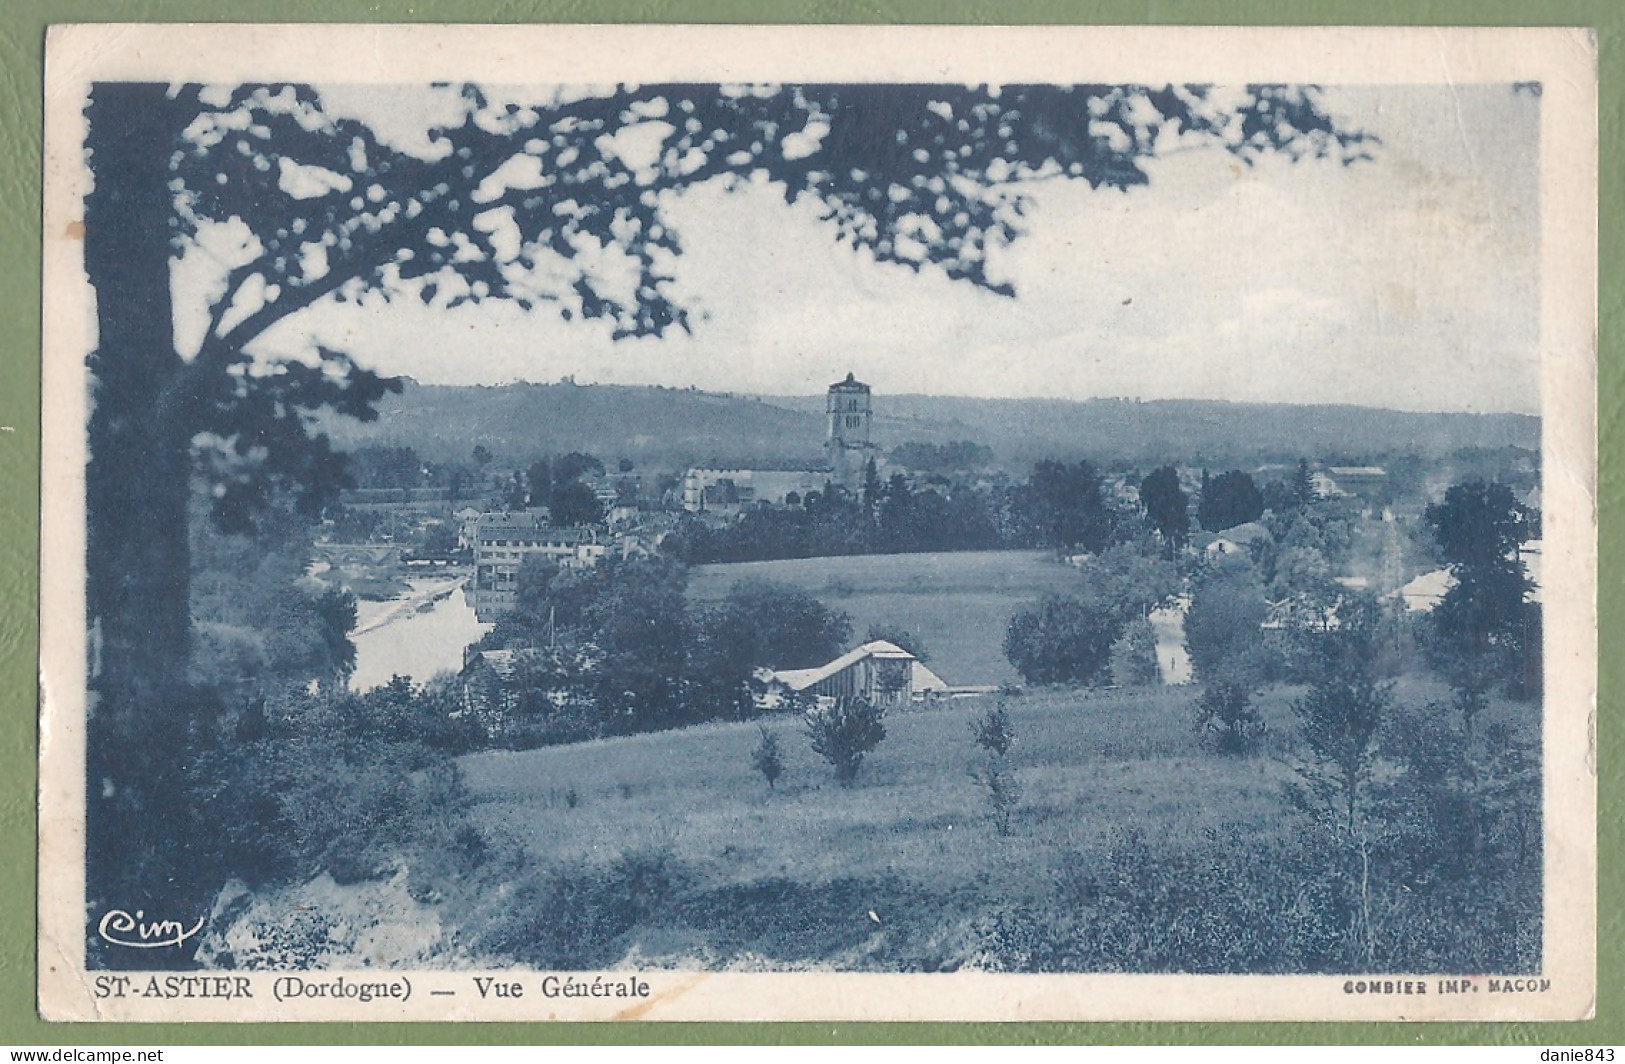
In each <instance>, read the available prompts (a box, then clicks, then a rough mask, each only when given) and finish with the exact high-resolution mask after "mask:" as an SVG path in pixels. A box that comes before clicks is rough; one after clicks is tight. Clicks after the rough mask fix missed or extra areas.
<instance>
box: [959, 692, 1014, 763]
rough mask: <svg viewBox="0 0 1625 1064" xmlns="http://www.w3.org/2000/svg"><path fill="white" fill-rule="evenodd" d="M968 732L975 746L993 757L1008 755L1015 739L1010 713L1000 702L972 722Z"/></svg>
mask: <svg viewBox="0 0 1625 1064" xmlns="http://www.w3.org/2000/svg"><path fill="white" fill-rule="evenodd" d="M970 730H971V737H972V738H973V739H975V740H976V745H977V746H979V747H981V748H982V749H983V750H986V751H987V752H988V753H990V754H992V755H994V756H995V757H1003V756H1004V755H1005V754H1008V753H1009V752H1010V744H1011V743H1013V742H1015V738H1016V733H1015V729H1014V728H1012V727H1011V725H1010V711H1009V710H1008V709H1006V708H1005V705H1004V703H1003V702H1002V701H999V702H995V703H993V705H991V706H989V707H988V708H987V711H986V712H984V713H983V714H982V715H981V716H979V717H977V718H976V719H974V720H972V721H971V724H970Z"/></svg>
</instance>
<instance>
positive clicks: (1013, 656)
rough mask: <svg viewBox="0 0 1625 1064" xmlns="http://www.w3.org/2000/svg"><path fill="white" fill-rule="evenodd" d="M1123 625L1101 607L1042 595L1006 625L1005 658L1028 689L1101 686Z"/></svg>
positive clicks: (1112, 614) (1118, 618) (1117, 616)
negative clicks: (1034, 685)
mask: <svg viewBox="0 0 1625 1064" xmlns="http://www.w3.org/2000/svg"><path fill="white" fill-rule="evenodd" d="M1122 631H1123V621H1122V618H1121V617H1120V616H1119V615H1118V614H1117V612H1116V611H1115V610H1113V609H1111V608H1109V607H1108V606H1106V605H1105V604H1103V603H1097V602H1087V601H1085V600H1083V599H1080V598H1069V597H1063V596H1060V595H1046V596H1044V598H1043V599H1042V600H1041V601H1040V602H1039V603H1038V604H1037V605H1036V606H1033V607H1031V608H1029V609H1025V610H1022V611H1021V612H1020V613H1017V614H1016V615H1015V616H1014V617H1013V618H1011V620H1010V627H1009V629H1008V630H1007V631H1006V632H1005V635H1004V655H1005V657H1007V658H1009V659H1010V664H1012V665H1014V666H1015V668H1016V671H1017V672H1019V673H1021V676H1022V678H1023V679H1025V680H1026V681H1027V682H1028V683H1082V684H1099V683H1102V682H1104V681H1105V679H1106V677H1107V668H1108V666H1109V665H1110V664H1111V648H1112V644H1113V643H1115V642H1116V641H1117V637H1118V636H1119V635H1121V634H1122Z"/></svg>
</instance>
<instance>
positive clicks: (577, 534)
mask: <svg viewBox="0 0 1625 1064" xmlns="http://www.w3.org/2000/svg"><path fill="white" fill-rule="evenodd" d="M608 550H609V548H608V547H607V546H606V545H605V544H603V543H600V542H599V540H598V533H597V532H596V531H595V530H593V529H590V528H554V527H553V526H552V525H550V524H548V523H547V520H546V517H545V516H544V515H543V514H542V513H540V512H538V511H535V510H519V511H516V512H511V513H491V514H481V515H480V517H479V519H478V520H477V521H476V522H475V524H474V584H473V598H474V616H475V618H476V619H478V620H480V621H492V620H495V619H496V618H497V617H498V616H500V615H501V614H503V613H506V612H507V611H508V610H510V609H512V608H513V603H514V593H515V591H516V590H517V588H518V580H519V568H520V566H522V565H524V563H525V559H526V558H532V557H541V558H545V559H546V560H548V561H550V562H552V563H553V564H555V565H557V566H559V568H561V569H585V568H587V567H588V566H592V565H596V564H598V562H599V560H600V559H602V558H603V557H604V555H605V554H606V553H607V552H608Z"/></svg>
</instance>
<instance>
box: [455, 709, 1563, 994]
mask: <svg viewBox="0 0 1625 1064" xmlns="http://www.w3.org/2000/svg"><path fill="white" fill-rule="evenodd" d="M1435 693H1437V692H1433V691H1431V690H1421V691H1407V692H1405V694H1406V696H1407V698H1410V697H1411V696H1413V695H1414V696H1416V697H1417V698H1418V699H1420V697H1422V696H1427V697H1431V696H1432V695H1433V694H1435ZM1294 694H1296V692H1295V691H1293V690H1290V689H1285V690H1276V691H1273V692H1270V693H1267V694H1266V695H1264V696H1263V697H1262V700H1261V705H1262V709H1263V713H1264V716H1265V719H1266V721H1267V722H1268V725H1269V731H1268V733H1267V736H1266V739H1265V741H1264V743H1263V745H1262V749H1260V750H1259V751H1258V752H1256V753H1254V754H1253V755H1251V756H1242V757H1235V756H1220V755H1218V754H1216V753H1214V752H1213V751H1212V750H1211V749H1210V748H1208V747H1207V746H1205V745H1204V743H1203V742H1202V741H1201V739H1200V737H1199V736H1197V735H1196V734H1195V733H1194V732H1193V729H1192V724H1191V722H1192V713H1191V701H1192V699H1193V697H1194V692H1193V691H1192V690H1191V689H1188V688H1187V689H1177V688H1150V689H1144V690H1135V691H1129V690H1123V691H1105V692H1082V691H1063V690H1046V691H1038V692H1032V693H1029V694H1026V695H1023V696H1019V697H1014V698H1010V699H1008V700H1007V701H1006V704H1007V706H1008V708H1009V711H1010V715H1011V718H1012V722H1013V725H1014V731H1015V735H1016V743H1015V746H1014V747H1013V749H1012V751H1011V754H1010V757H1011V759H1012V762H1013V764H1014V766H1015V771H1016V776H1017V779H1018V780H1019V783H1020V788H1021V797H1020V801H1019V805H1018V807H1017V810H1016V814H1015V817H1014V823H1013V828H1012V830H1011V831H1010V833H1009V834H1008V835H1000V834H999V833H998V832H997V831H996V830H995V828H994V825H993V822H992V819H991V817H990V813H989V806H988V802H987V799H986V796H985V793H984V792H983V791H982V790H981V788H980V786H979V785H978V784H977V783H976V781H975V780H974V779H973V778H972V777H971V775H970V771H969V770H970V768H971V767H972V765H973V764H974V763H975V762H976V758H977V755H978V751H977V748H976V747H975V746H974V744H973V742H972V740H971V733H970V726H969V725H970V721H971V720H972V719H973V718H974V717H975V716H977V715H978V714H980V713H981V712H982V711H983V710H985V709H986V707H987V704H988V703H987V701H986V700H981V699H969V700H960V701H956V702H953V703H951V704H948V705H946V706H942V707H940V708H935V709H930V710H924V709H920V710H912V711H900V712H894V713H892V714H890V715H888V717H887V719H886V728H887V737H886V739H885V741H884V742H882V743H881V744H880V746H879V747H878V748H877V749H876V750H875V751H873V752H872V753H871V754H870V755H869V757H868V759H867V760H865V762H864V764H863V767H862V771H861V774H860V775H859V778H858V781H857V786H856V787H854V788H851V789H843V788H841V787H839V786H837V785H836V784H835V782H834V779H833V777H832V774H831V772H830V769H829V766H828V765H826V764H824V763H823V762H822V761H820V760H819V759H818V758H817V757H816V756H815V755H814V754H813V753H812V752H811V750H810V749H809V746H808V742H807V739H806V737H805V735H804V734H803V732H802V729H801V727H800V724H799V721H798V720H797V719H796V718H792V717H770V718H767V719H766V720H765V723H766V724H767V726H768V727H770V728H772V729H773V730H775V731H776V732H777V733H778V735H779V738H780V743H781V745H782V747H783V749H784V752H785V755H786V756H785V761H786V770H785V774H784V777H783V778H782V779H781V780H779V782H778V785H777V789H776V790H774V791H771V792H770V791H769V790H768V788H767V786H766V785H765V783H764V781H763V780H762V778H761V777H760V776H759V775H757V774H756V773H755V772H754V771H753V770H752V767H751V762H750V752H751V750H752V748H753V747H754V746H755V745H756V743H757V741H758V738H759V731H758V728H757V725H756V724H755V723H734V724H712V725H704V726H699V727H694V728H689V729H685V730H681V731H675V732H667V733H662V734H651V735H640V736H632V737H627V738H618V739H609V740H600V741H595V742H589V743H583V744H578V745H574V746H568V747H554V748H544V749H538V750H531V751H524V752H495V753H482V754H477V755H472V756H470V757H467V758H464V759H463V760H462V762H461V764H462V768H463V773H464V777H465V779H466V781H467V783H468V785H469V788H470V790H471V791H472V793H473V795H474V799H475V806H474V816H475V822H476V824H478V825H479V827H480V829H481V830H482V831H483V832H485V833H486V835H487V836H488V837H489V838H490V839H492V840H493V841H494V842H495V843H497V847H498V849H500V850H502V851H504V852H510V853H518V854H522V855H523V857H522V858H520V860H519V864H518V866H516V868H515V870H514V872H513V873H512V874H513V875H515V876H516V877H518V878H520V879H524V878H525V877H529V880H530V882H531V884H532V885H531V887H530V888H526V889H528V890H529V891H530V894H529V900H528V901H527V902H526V903H525V905H523V906H518V908H522V909H523V908H529V909H534V910H535V911H536V912H537V913H540V914H542V915H537V916H534V917H532V918H529V920H530V922H521V923H520V924H519V925H515V924H514V920H515V919H516V917H515V916H514V915H513V913H514V910H515V908H516V905H515V903H514V899H513V897H512V896H509V895H506V894H505V895H504V896H503V898H502V899H501V901H500V904H498V903H496V902H493V903H492V905H493V907H492V908H490V909H488V911H487V912H486V913H485V914H484V915H483V916H476V917H474V918H472V919H471V920H470V926H471V927H474V928H476V929H478V928H479V927H480V926H485V927H487V932H486V933H485V938H484V941H485V942H486V943H487V947H486V948H488V949H490V948H492V947H491V946H490V945H489V944H490V943H492V942H495V943H497V946H496V947H495V949H496V951H497V952H499V953H504V954H505V955H506V956H507V957H508V958H509V959H510V960H512V959H517V960H518V961H520V962H521V963H532V964H538V965H543V964H553V965H579V966H583V967H591V966H602V965H608V964H616V963H622V962H628V963H632V962H635V963H637V964H642V965H647V966H651V967H659V966H662V965H665V966H674V967H703V968H713V969H715V968H753V967H762V968H774V967H806V966H808V965H812V966H815V967H833V968H840V969H858V970H864V969H883V970H938V969H943V968H955V967H960V966H965V965H979V966H986V967H995V968H997V967H1010V968H1017V969H1023V970H1027V969H1039V970H1048V969H1062V970H1078V969H1081V970H1114V969H1117V968H1123V969H1127V970H1176V969H1184V970H1215V971H1217V970H1232V971H1235V970H1255V971H1265V970H1273V971H1282V970H1285V971H1291V970H1312V969H1314V968H1315V967H1316V966H1317V965H1318V966H1322V967H1323V966H1324V965H1325V963H1326V962H1325V961H1324V960H1323V959H1317V958H1323V955H1324V954H1326V953H1327V952H1330V953H1333V954H1335V953H1336V951H1337V950H1338V949H1340V948H1341V946H1340V945H1339V944H1338V943H1337V942H1329V941H1327V940H1326V936H1325V934H1323V933H1322V932H1323V927H1322V925H1323V924H1324V923H1325V922H1326V920H1329V919H1331V918H1330V917H1326V916H1324V911H1327V910H1326V907H1327V906H1329V905H1330V904H1331V903H1330V902H1329V901H1327V899H1326V898H1325V897H1323V895H1324V894H1325V892H1326V890H1327V889H1328V888H1327V885H1326V883H1327V881H1328V879H1329V877H1330V873H1328V872H1326V871H1325V870H1324V869H1322V868H1321V867H1320V866H1318V865H1316V861H1317V860H1320V859H1321V858H1322V857H1324V854H1322V853H1321V852H1320V851H1319V850H1317V849H1316V846H1318V845H1319V843H1318V842H1317V841H1316V840H1317V839H1318V838H1319V836H1318V835H1317V834H1316V832H1318V831H1320V830H1321V829H1319V828H1317V827H1315V825H1314V824H1313V823H1312V822H1311V821H1310V820H1309V819H1308V818H1307V817H1305V816H1304V815H1303V814H1301V813H1299V812H1296V811H1294V810H1293V809H1292V808H1291V806H1290V805H1289V804H1288V802H1287V801H1286V799H1285V797H1284V795H1285V789H1286V784H1287V783H1288V781H1289V780H1290V779H1291V778H1292V771H1291V768H1290V767H1289V764H1288V761H1289V759H1290V757H1291V755H1292V753H1293V751H1294V749H1295V747H1296V745H1297V740H1296V738H1295V735H1294V728H1293V723H1292V718H1291V712H1290V708H1289V707H1290V701H1291V698H1292V696H1293V695H1294ZM1304 839H1307V840H1309V841H1308V842H1307V843H1302V841H1301V840H1304ZM504 890H505V891H506V890H507V888H506V887H504ZM1395 890H1396V893H1395V895H1394V896H1395V897H1396V898H1398V899H1400V900H1399V901H1398V902H1397V903H1396V904H1400V905H1412V906H1413V907H1414V908H1415V911H1414V912H1412V913H1409V914H1406V913H1400V914H1399V915H1398V916H1396V917H1394V924H1393V926H1395V927H1400V926H1409V925H1408V924H1406V921H1407V920H1408V921H1411V922H1412V923H1415V924H1417V926H1428V927H1431V926H1433V925H1435V924H1437V923H1438V918H1437V913H1434V912H1432V911H1431V910H1429V911H1426V912H1424V911H1423V909H1422V907H1421V906H1422V905H1423V902H1421V901H1412V900H1411V898H1412V897H1413V896H1412V895H1409V894H1406V893H1404V891H1408V890H1409V888H1408V887H1406V888H1404V891H1401V890H1400V888H1399V887H1398V886H1396V887H1395ZM1317 892H1319V893H1317ZM520 894H521V895H523V894H524V891H520ZM639 899H642V900H639ZM1317 906H1318V907H1319V908H1317ZM1300 909H1302V910H1306V911H1309V910H1312V911H1315V912H1319V913H1321V915H1320V916H1317V917H1316V918H1315V919H1314V920H1311V919H1309V918H1307V917H1302V918H1300V917H1301V914H1300V913H1299V911H1298V910H1300ZM1492 918H1493V919H1495V920H1499V921H1502V922H1505V921H1506V916H1505V914H1504V912H1501V911H1497V912H1496V913H1494V914H1492V915H1491V916H1485V917H1484V919H1486V920H1489V919H1492ZM1317 920H1318V921H1319V922H1318V923H1317V922H1316V921H1317ZM493 926H494V927H497V928H498V931H499V932H500V933H498V932H491V931H489V928H490V927H493ZM561 926H566V927H570V928H593V927H597V928H599V933H598V936H597V938H594V937H593V935H592V934H590V933H588V932H586V931H581V932H576V931H572V934H575V935H577V937H575V938H572V939H570V940H568V941H564V942H560V941H559V940H558V939H557V936H558V928H559V927H561ZM1395 934H1396V936H1397V935H1398V932H1395ZM1508 935H1509V936H1510V935H1511V932H1510V931H1508ZM548 936H552V938H548ZM473 937H474V938H476V939H478V938H480V933H479V932H478V931H477V930H476V932H475V933H474V936H473ZM1526 937H1527V936H1526ZM544 939H546V940H547V941H546V943H544V942H543V940H544ZM1534 941H1536V942H1537V943H1538V925H1537V928H1536V931H1535V939H1534ZM1396 948H1397V947H1396ZM1483 959H1484V960H1485V961H1486V962H1488V961H1490V960H1492V959H1493V960H1495V962H1496V963H1485V964H1483V965H1481V966H1480V967H1479V968H1475V969H1473V970H1495V969H1497V967H1500V968H1505V967H1508V965H1509V964H1510V963H1515V962H1513V961H1508V960H1507V959H1506V958H1504V957H1496V958H1488V957H1486V958H1483ZM1391 963H1393V964H1395V965H1396V966H1397V967H1404V966H1405V964H1409V965H1410V966H1411V967H1412V968H1419V967H1425V966H1426V965H1427V964H1428V963H1442V962H1438V961H1429V960H1428V959H1427V958H1426V957H1418V956H1414V955H1413V956H1408V957H1405V958H1403V963H1401V961H1400V960H1396V961H1393V962H1391Z"/></svg>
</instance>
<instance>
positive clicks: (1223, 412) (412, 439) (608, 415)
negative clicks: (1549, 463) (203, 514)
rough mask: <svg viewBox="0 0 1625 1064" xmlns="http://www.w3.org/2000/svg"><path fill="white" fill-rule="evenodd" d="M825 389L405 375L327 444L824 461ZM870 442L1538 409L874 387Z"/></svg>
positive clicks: (1192, 433)
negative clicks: (736, 391)
mask: <svg viewBox="0 0 1625 1064" xmlns="http://www.w3.org/2000/svg"><path fill="white" fill-rule="evenodd" d="M823 406H824V397H823V396H821V395H819V396H770V397H764V396H747V395H718V394H715V393H708V392H701V391H696V390H685V389H676V388H661V387H628V386H620V385H573V384H510V385H502V386H495V387H484V386H447V385H420V384H417V383H415V382H412V381H407V382H406V388H405V390H404V391H403V392H402V393H401V394H400V395H390V396H387V397H386V398H385V399H384V401H383V402H382V403H380V404H379V409H380V417H379V419H378V420H377V421H376V422H373V423H371V424H366V425H363V424H360V423H358V422H355V421H352V420H348V419H340V418H334V417H329V418H327V419H325V420H324V422H323V424H322V425H321V429H322V430H323V431H326V432H328V433H329V434H330V435H331V436H332V437H333V440H334V443H335V445H336V446H338V447H340V448H343V449H350V448H354V447H359V446H365V445H389V446H410V447H412V448H414V449H416V451H417V452H418V453H419V454H420V455H422V456H423V457H424V458H427V459H429V460H431V461H447V460H452V461H462V460H466V459H467V458H468V455H469V453H470V451H471V449H472V448H473V447H474V446H475V445H476V444H481V445H483V446H485V447H486V448H487V449H488V450H489V451H490V452H491V454H492V455H493V457H494V458H496V459H497V460H498V461H509V462H520V461H526V460H529V459H530V458H532V457H534V456H535V455H538V454H554V453H563V452H567V451H586V452H589V453H591V454H595V455H598V456H600V457H602V458H605V459H614V458H622V457H625V458H630V459H632V460H633V461H635V462H637V463H638V464H639V465H640V466H659V467H668V468H680V467H684V466H688V465H693V464H708V463H727V464H747V463H763V462H775V463H793V462H796V461H818V460H819V459H821V458H822V444H823V439H824V418H823ZM875 408H876V410H875V421H874V437H875V442H876V443H878V444H879V445H880V446H881V447H883V448H886V449H890V448H892V447H895V446H897V445H898V444H901V443H905V442H908V441H910V440H918V441H924V442H932V443H946V442H949V441H952V440H969V441H973V442H976V443H980V444H985V445H986V446H988V447H991V448H992V450H993V453H994V455H995V458H996V461H997V462H998V463H999V464H1000V465H1003V466H1006V467H1009V468H1012V469H1019V468H1024V467H1025V466H1026V465H1028V464H1030V463H1031V462H1032V461H1034V460H1036V459H1039V458H1047V457H1055V458H1061V459H1078V458H1089V459H1091V460H1092V461H1095V462H1097V463H1105V464H1110V463H1114V462H1121V463H1128V464H1133V465H1151V464H1160V463H1162V462H1178V463H1179V464H1182V465H1194V464H1206V465H1210V466H1213V467H1220V466H1224V465H1228V464H1242V463H1246V462H1254V461H1268V460H1295V459H1296V458H1297V457H1299V456H1310V457H1314V458H1317V459H1323V460H1328V461H1341V462H1350V463H1352V462H1359V461H1366V460H1375V459H1378V458H1380V457H1381V456H1383V455H1399V454H1406V453H1409V454H1415V455H1417V456H1418V457H1421V458H1442V457H1444V456H1446V455H1449V454H1451V453H1452V452H1455V451H1458V450H1461V449H1464V448H1487V449H1498V448H1503V447H1517V448H1522V449H1525V450H1530V451H1538V450H1539V447H1540V419H1539V418H1538V417H1535V416H1532V415H1525V414H1462V413H1411V412H1405V411H1397V410H1382V409H1375V408H1370V407H1357V406H1300V405H1293V404H1263V403H1229V402H1222V401H1214V400H1192V399H1171V400H1155V401H1144V402H1141V401H1135V400H1127V399H1089V400H1083V401H1072V400H1062V399H972V398H961V397H941V396H924V395H886V394H877V395H876V397H875Z"/></svg>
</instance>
